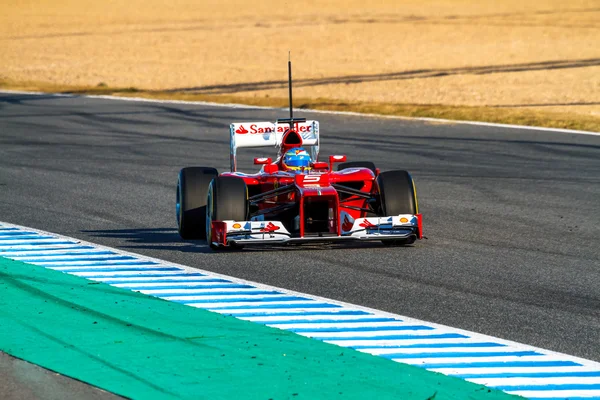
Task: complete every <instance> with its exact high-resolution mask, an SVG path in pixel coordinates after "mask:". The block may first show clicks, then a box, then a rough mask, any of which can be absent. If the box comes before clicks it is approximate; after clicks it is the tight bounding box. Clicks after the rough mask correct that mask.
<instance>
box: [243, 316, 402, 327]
mask: <svg viewBox="0 0 600 400" xmlns="http://www.w3.org/2000/svg"><path fill="white" fill-rule="evenodd" d="M301 315H305V314H301ZM329 315H331V314H329ZM391 321H398V322H401V321H400V320H398V319H394V318H361V319H288V320H285V321H268V320H253V321H252V322H254V323H256V324H267V325H289V324H345V323H348V322H356V323H365V322H391Z"/></svg>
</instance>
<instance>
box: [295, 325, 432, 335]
mask: <svg viewBox="0 0 600 400" xmlns="http://www.w3.org/2000/svg"><path fill="white" fill-rule="evenodd" d="M434 329H435V328H432V327H431V326H425V325H403V326H357V327H352V328H318V327H317V328H291V329H287V330H288V331H290V332H296V333H306V332H336V333H340V332H377V331H430V330H434Z"/></svg>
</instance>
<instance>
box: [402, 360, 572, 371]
mask: <svg viewBox="0 0 600 400" xmlns="http://www.w3.org/2000/svg"><path fill="white" fill-rule="evenodd" d="M414 365H415V366H417V367H421V368H428V369H433V368H496V367H501V368H502V367H508V368H511V367H574V366H581V364H578V363H576V362H574V361H562V360H558V361H555V360H550V361H504V362H503V361H496V362H486V361H478V362H470V363H460V362H457V363H442V364H434V363H432V364H414Z"/></svg>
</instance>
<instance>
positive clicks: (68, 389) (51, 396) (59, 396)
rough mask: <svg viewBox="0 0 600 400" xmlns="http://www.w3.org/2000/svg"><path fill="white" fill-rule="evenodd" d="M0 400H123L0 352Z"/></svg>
mask: <svg viewBox="0 0 600 400" xmlns="http://www.w3.org/2000/svg"><path fill="white" fill-rule="evenodd" d="M0 398H2V399H3V400H34V399H44V400H79V399H86V400H117V399H125V398H126V397H121V396H117V395H115V394H112V393H109V392H107V391H105V390H102V389H100V388H97V387H95V386H92V385H90V384H88V383H84V382H81V381H78V380H77V379H72V378H69V377H66V376H64V375H61V374H59V373H57V372H54V371H50V370H48V369H45V368H42V367H40V366H37V365H35V364H31V363H29V362H27V361H24V360H21V359H19V358H16V357H13V356H11V355H9V354H6V353H4V352H3V351H0Z"/></svg>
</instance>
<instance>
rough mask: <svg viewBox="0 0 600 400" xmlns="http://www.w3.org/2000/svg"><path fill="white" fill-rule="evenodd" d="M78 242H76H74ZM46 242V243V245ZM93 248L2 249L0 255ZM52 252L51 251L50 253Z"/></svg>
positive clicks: (88, 247)
mask: <svg viewBox="0 0 600 400" xmlns="http://www.w3.org/2000/svg"><path fill="white" fill-rule="evenodd" d="M52 244H54V243H52ZM74 244H76V243H74ZM45 245H46V244H44V246H45ZM79 249H81V250H91V249H95V247H92V246H70V247H44V248H39V249H5V250H0V255H3V254H6V253H23V252H24V251H28V252H30V251H35V252H40V253H42V252H44V251H47V252H55V251H64V250H79ZM49 254H51V253H49Z"/></svg>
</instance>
